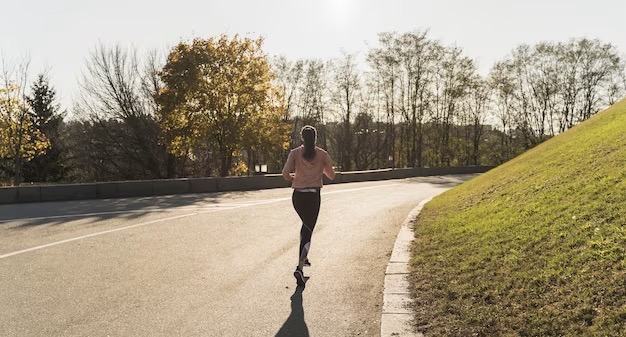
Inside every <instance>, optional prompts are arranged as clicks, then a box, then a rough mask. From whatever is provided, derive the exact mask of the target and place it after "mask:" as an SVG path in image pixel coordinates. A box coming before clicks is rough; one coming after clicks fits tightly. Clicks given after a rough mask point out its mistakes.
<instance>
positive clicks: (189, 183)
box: [0, 166, 493, 204]
mask: <svg viewBox="0 0 626 337" xmlns="http://www.w3.org/2000/svg"><path fill="white" fill-rule="evenodd" d="M492 168H493V166H465V167H443V168H421V167H420V168H402V169H383V170H372V171H353V172H337V176H336V177H335V180H334V181H330V180H328V179H326V177H324V183H325V184H340V183H351V182H360V181H376V180H388V179H402V178H409V177H423V176H435V175H447V174H468V173H483V172H486V171H488V170H490V169H492ZM289 186H290V182H288V181H285V180H284V179H283V177H282V175H280V174H268V175H263V176H249V177H224V178H222V177H211V178H184V179H164V180H136V181H114V182H102V183H87V184H63V185H30V186H19V187H0V204H11V203H26V202H46V201H70V200H85V199H109V198H128V197H148V196H157V195H173V194H189V193H210V192H227V191H244V190H260V189H268V188H280V187H289Z"/></svg>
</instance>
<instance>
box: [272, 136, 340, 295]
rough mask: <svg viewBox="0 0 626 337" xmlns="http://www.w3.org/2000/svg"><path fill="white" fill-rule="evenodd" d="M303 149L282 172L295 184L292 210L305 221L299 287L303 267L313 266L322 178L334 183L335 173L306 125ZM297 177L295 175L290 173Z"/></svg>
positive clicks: (292, 154) (293, 154) (293, 153)
mask: <svg viewBox="0 0 626 337" xmlns="http://www.w3.org/2000/svg"><path fill="white" fill-rule="evenodd" d="M300 136H301V138H302V142H303V143H304V144H303V145H301V146H299V147H297V148H295V149H293V150H291V152H289V157H287V162H286V163H285V167H284V168H283V177H284V178H285V179H286V180H290V181H292V183H291V188H293V195H292V197H291V201H292V203H293V208H294V209H295V210H296V212H298V215H299V216H300V219H301V220H302V228H301V229H300V255H299V257H298V266H297V267H296V271H294V272H293V275H294V276H295V277H296V281H297V283H298V285H299V286H304V283H305V279H304V274H303V272H302V267H303V266H305V265H306V266H310V265H311V264H310V263H309V259H308V258H307V255H308V254H309V249H310V248H311V235H312V234H313V229H314V228H315V223H316V222H317V215H318V214H319V212H320V189H321V188H322V185H323V180H322V174H325V175H326V176H327V177H328V178H329V179H331V180H333V179H335V170H333V167H332V160H331V159H330V156H329V155H328V152H326V151H324V150H323V149H321V148H319V147H317V146H315V142H316V141H317V130H315V128H314V127H312V126H310V125H306V126H305V127H303V128H302V130H301V131H300ZM294 171H295V173H294V174H293V175H292V174H291V172H294Z"/></svg>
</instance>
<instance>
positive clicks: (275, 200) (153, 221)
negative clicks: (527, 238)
mask: <svg viewBox="0 0 626 337" xmlns="http://www.w3.org/2000/svg"><path fill="white" fill-rule="evenodd" d="M395 185H400V184H385V185H377V186H368V187H359V188H351V189H345V190H339V191H331V192H325V193H323V194H324V195H327V194H336V193H348V192H354V191H360V190H367V189H372V188H381V187H389V186H395ZM286 200H291V198H290V197H289V198H277V199H270V200H265V201H259V202H254V203H240V204H230V206H231V207H229V208H226V207H224V208H222V207H220V208H212V209H207V208H204V209H205V210H204V211H200V212H195V213H189V214H183V215H177V216H173V217H169V218H163V219H156V220H152V221H148V222H142V223H138V224H135V225H130V226H125V227H119V228H115V229H109V230H106V231H102V232H96V233H92V234H87V235H82V236H78V237H75V238H70V239H65V240H61V241H55V242H51V243H47V244H44V245H40V246H35V247H31V248H26V249H22V250H18V251H14V252H10V253H6V254H3V255H0V259H4V258H7V257H11V256H15V255H19V254H23V253H28V252H32V251H35V250H39V249H44V248H48V247H52V246H57V245H60V244H64V243H69V242H73V241H78V240H83V239H87V238H91V237H94V236H99V235H104V234H109V233H114V232H119V231H123V230H126V229H131V228H137V227H142V226H147V225H151V224H154V223H158V222H163V221H169V220H176V219H181V218H186V217H190V216H194V215H198V214H205V213H213V212H219V211H226V210H232V209H237V208H244V207H251V206H257V205H263V204H269V203H273V202H279V201H286ZM201 209H202V208H201ZM172 210H180V208H176V209H172ZM193 210H195V211H198V210H199V209H198V208H194V209H193ZM163 211H165V210H147V211H146V210H143V211H141V212H147V213H149V212H163ZM122 212H126V213H130V212H138V211H120V212H101V213H85V214H82V215H79V214H73V215H66V216H65V217H79V216H93V215H100V214H115V213H122ZM59 217H63V216H62V215H59V216H52V217H47V218H43V217H42V218H31V220H32V219H51V218H52V219H54V218H59ZM16 220H28V219H14V220H3V221H16Z"/></svg>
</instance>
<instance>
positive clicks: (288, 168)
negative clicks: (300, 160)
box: [283, 151, 296, 181]
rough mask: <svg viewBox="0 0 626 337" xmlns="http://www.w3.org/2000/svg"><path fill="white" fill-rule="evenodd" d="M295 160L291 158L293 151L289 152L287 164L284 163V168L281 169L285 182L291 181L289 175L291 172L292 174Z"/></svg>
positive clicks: (291, 178) (291, 177)
mask: <svg viewBox="0 0 626 337" xmlns="http://www.w3.org/2000/svg"><path fill="white" fill-rule="evenodd" d="M295 164H296V163H295V160H294V157H293V151H291V152H289V156H287V162H286V163H285V166H284V167H283V178H285V180H288V181H291V180H293V176H292V175H291V172H293V170H294V169H295Z"/></svg>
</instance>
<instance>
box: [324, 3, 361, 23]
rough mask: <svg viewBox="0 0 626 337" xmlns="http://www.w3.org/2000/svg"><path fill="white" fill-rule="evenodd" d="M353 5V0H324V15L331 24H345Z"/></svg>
mask: <svg viewBox="0 0 626 337" xmlns="http://www.w3.org/2000/svg"><path fill="white" fill-rule="evenodd" d="M353 3H354V1H353V0H325V1H324V7H325V12H326V15H327V17H328V18H329V19H330V20H331V21H332V22H333V23H337V24H340V23H343V22H346V21H347V20H348V19H349V18H350V16H351V15H350V13H351V11H352V10H353V8H352V5H353Z"/></svg>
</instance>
